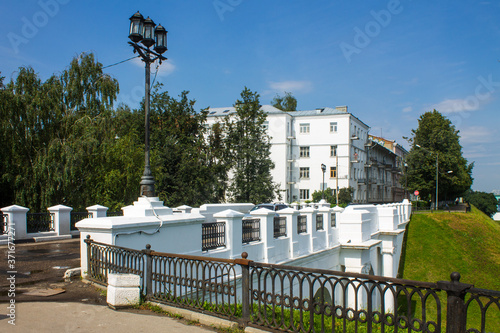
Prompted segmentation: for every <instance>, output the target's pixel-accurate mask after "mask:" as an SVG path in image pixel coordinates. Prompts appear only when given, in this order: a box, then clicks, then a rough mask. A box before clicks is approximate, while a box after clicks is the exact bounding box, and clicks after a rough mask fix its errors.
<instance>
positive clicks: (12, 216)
mask: <svg viewBox="0 0 500 333" xmlns="http://www.w3.org/2000/svg"><path fill="white" fill-rule="evenodd" d="M1 210H2V213H4V214H6V215H7V219H8V221H7V222H8V226H9V228H10V229H11V230H13V231H14V230H15V233H16V234H15V237H14V239H26V234H27V226H26V213H27V212H28V211H29V208H26V207H21V206H17V205H12V206H8V207H4V208H2V209H1Z"/></svg>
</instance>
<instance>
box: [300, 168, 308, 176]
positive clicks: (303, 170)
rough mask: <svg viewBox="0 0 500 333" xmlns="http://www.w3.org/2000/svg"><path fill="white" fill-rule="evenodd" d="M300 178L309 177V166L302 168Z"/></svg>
mask: <svg viewBox="0 0 500 333" xmlns="http://www.w3.org/2000/svg"><path fill="white" fill-rule="evenodd" d="M300 178H307V179H308V178H309V168H300Z"/></svg>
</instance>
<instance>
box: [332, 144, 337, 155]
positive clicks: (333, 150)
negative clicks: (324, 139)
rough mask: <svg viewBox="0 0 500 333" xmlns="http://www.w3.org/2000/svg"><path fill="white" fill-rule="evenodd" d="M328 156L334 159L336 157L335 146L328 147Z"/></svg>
mask: <svg viewBox="0 0 500 333" xmlns="http://www.w3.org/2000/svg"><path fill="white" fill-rule="evenodd" d="M330 156H331V157H335V156H337V145H335V146H330Z"/></svg>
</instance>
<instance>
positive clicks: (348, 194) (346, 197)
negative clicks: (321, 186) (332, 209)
mask: <svg viewBox="0 0 500 333" xmlns="http://www.w3.org/2000/svg"><path fill="white" fill-rule="evenodd" d="M353 193H354V189H353V188H352V187H343V188H341V189H340V190H339V206H341V207H346V206H347V205H349V204H350V203H351V202H352V195H353Z"/></svg>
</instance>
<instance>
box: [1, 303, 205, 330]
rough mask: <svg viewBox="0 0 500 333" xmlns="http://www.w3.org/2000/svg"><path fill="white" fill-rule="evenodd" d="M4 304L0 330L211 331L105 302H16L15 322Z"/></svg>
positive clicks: (2, 305)
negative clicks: (105, 303) (7, 313)
mask: <svg viewBox="0 0 500 333" xmlns="http://www.w3.org/2000/svg"><path fill="white" fill-rule="evenodd" d="M7 306H8V304H6V303H2V304H0V309H1V311H0V332H4V333H7V332H13V333H14V332H23V333H25V332H58V333H59V332H61V333H62V332H89V333H92V332H99V333H108V332H109V333H115V332H116V333H124V332H145V333H146V332H148V333H149V332H183V333H206V332H214V331H213V330H212V329H210V328H206V327H202V326H197V325H186V324H185V323H183V322H181V321H179V320H176V319H173V318H170V317H167V316H159V315H152V314H151V313H149V314H139V313H131V312H127V311H115V310H112V309H110V308H109V307H107V306H103V305H92V304H85V303H76V302H66V303H59V302H27V303H16V307H15V325H12V324H10V323H9V321H10V322H12V321H11V320H12V319H11V318H10V317H9V316H7V315H6V314H5V313H6V312H7Z"/></svg>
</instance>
